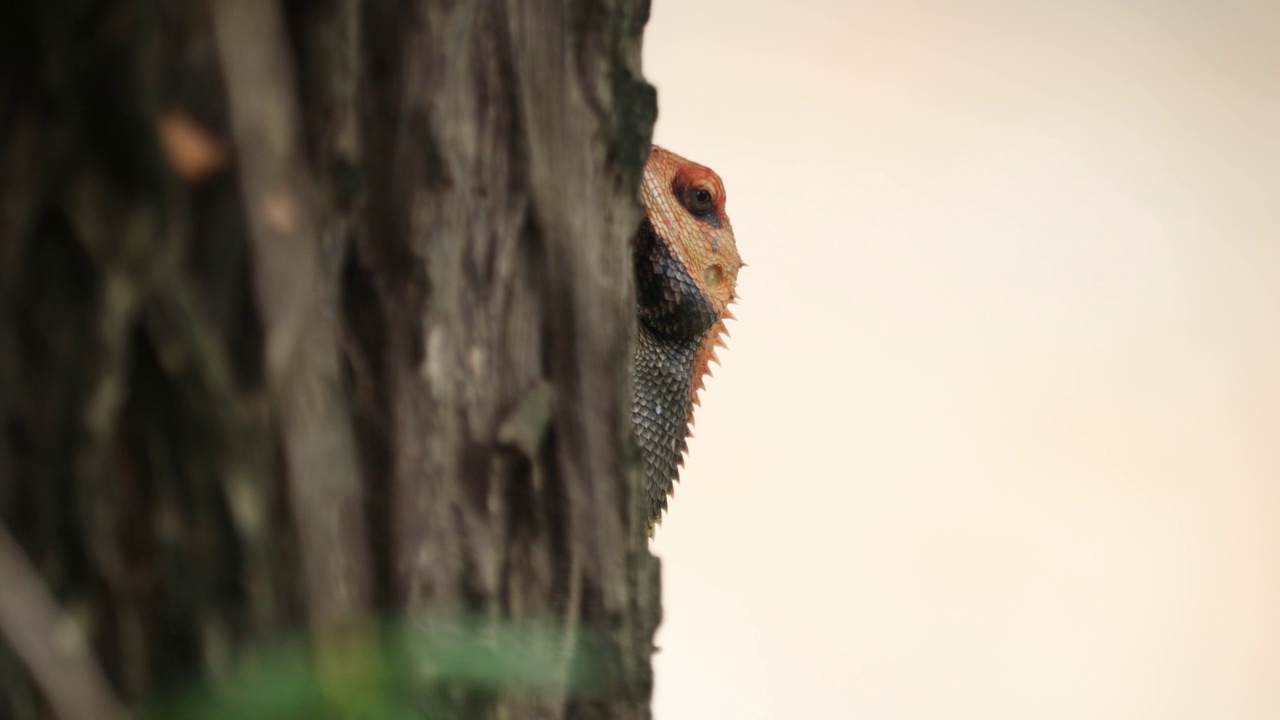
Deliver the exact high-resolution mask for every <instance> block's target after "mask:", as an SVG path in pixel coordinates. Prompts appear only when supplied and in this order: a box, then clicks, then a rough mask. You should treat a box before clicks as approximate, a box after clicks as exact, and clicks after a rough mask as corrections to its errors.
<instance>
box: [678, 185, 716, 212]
mask: <svg viewBox="0 0 1280 720" xmlns="http://www.w3.org/2000/svg"><path fill="white" fill-rule="evenodd" d="M683 195H684V197H683V199H684V206H685V207H686V208H688V209H689V212H691V213H693V214H694V215H695V216H697V217H710V216H712V215H715V212H716V203H715V196H714V195H712V194H711V191H710V190H708V189H706V188H700V187H695V188H689V189H688V190H687V191H685V192H684V193H683Z"/></svg>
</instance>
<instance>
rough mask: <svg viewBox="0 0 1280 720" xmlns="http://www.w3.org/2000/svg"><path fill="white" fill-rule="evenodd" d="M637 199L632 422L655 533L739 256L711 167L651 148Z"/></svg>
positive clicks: (719, 334)
mask: <svg viewBox="0 0 1280 720" xmlns="http://www.w3.org/2000/svg"><path fill="white" fill-rule="evenodd" d="M642 195H643V199H644V205H645V211H646V212H645V220H644V223H643V224H642V225H641V227H640V229H639V231H637V232H636V236H635V238H634V240H633V241H632V250H633V253H634V262H635V274H636V306H637V307H636V310H637V314H638V315H639V319H640V323H639V332H638V337H637V338H636V350H635V356H634V358H633V365H634V369H635V395H634V399H633V404H632V418H633V420H634V422H635V427H636V436H637V439H638V440H639V444H640V451H641V455H642V456H643V458H644V469H645V488H646V491H647V494H648V511H649V518H648V520H649V533H650V535H652V534H653V528H654V526H655V525H656V524H658V523H659V522H661V520H662V512H663V511H664V510H665V509H666V507H667V496H668V495H670V494H672V493H673V491H674V489H675V481H676V479H677V478H678V475H679V466H680V465H682V464H683V463H684V459H683V456H684V452H685V449H686V440H687V438H688V436H689V429H690V427H692V425H693V408H694V406H695V405H697V404H698V391H699V390H702V388H703V380H704V379H705V377H706V376H707V375H709V374H710V372H711V366H710V363H711V361H712V360H716V352H715V351H716V348H717V347H724V338H725V337H727V336H728V332H727V331H726V329H725V325H724V321H725V320H727V319H729V318H732V317H733V315H732V314H731V313H730V312H729V305H730V304H731V303H732V302H733V301H734V298H735V295H734V291H735V288H736V286H737V280H738V270H739V269H740V268H741V267H742V258H740V257H738V246H737V244H736V243H735V242H734V239H733V228H732V227H731V226H730V225H729V217H728V215H726V214H725V209H724V205H725V193H724V185H723V184H722V183H721V182H720V177H719V176H718V175H716V174H715V173H714V172H712V171H711V170H710V169H708V168H706V167H703V166H702V165H699V164H697V163H694V162H690V161H689V160H686V159H684V158H682V157H680V156H679V155H676V154H675V153H672V152H668V151H666V150H663V149H662V148H660V147H658V146H656V145H655V146H654V147H653V151H652V152H651V153H650V155H649V161H648V163H646V164H645V168H644V186H643V190H642Z"/></svg>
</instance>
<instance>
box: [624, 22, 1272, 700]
mask: <svg viewBox="0 0 1280 720" xmlns="http://www.w3.org/2000/svg"><path fill="white" fill-rule="evenodd" d="M645 73H646V75H647V76H648V78H649V80H650V81H651V82H653V83H654V84H655V85H656V86H657V87H658V92H659V106H660V116H659V120H658V126H657V131H656V141H657V142H658V143H659V144H661V145H663V146H665V147H667V148H669V149H671V150H673V151H675V152H677V153H680V154H683V155H685V156H687V157H689V158H691V159H694V160H697V161H699V162H702V163H704V164H707V165H709V166H711V167H713V168H714V169H716V170H717V171H718V172H719V173H720V175H721V176H722V177H723V178H724V182H725V185H726V187H727V191H728V210H729V214H730V217H731V218H732V220H733V225H734V229H735V231H736V233H737V237H738V245H739V249H740V251H741V254H742V256H743V258H744V259H746V261H747V263H748V264H749V266H748V267H747V268H745V269H744V270H743V272H742V275H741V277H740V295H741V298H742V299H741V303H740V305H739V306H738V309H737V310H736V314H737V316H738V318H739V320H738V322H736V323H733V324H732V327H731V332H732V335H733V336H732V338H731V340H730V342H729V350H728V351H727V352H724V353H722V359H723V363H724V364H723V368H722V369H719V370H717V372H716V377H715V378H714V379H712V380H711V381H709V383H708V389H707V392H706V394H705V395H704V402H703V407H702V409H701V410H700V411H699V413H698V423H697V428H696V432H697V437H696V438H695V439H694V440H693V441H692V442H691V453H692V454H691V456H690V457H689V459H688V461H687V463H686V468H685V471H684V477H683V480H682V482H681V483H680V484H679V485H678V488H677V493H676V498H675V501H674V502H673V504H672V510H671V512H670V513H669V514H668V516H667V518H666V520H665V521H664V523H663V525H662V527H661V528H660V529H659V531H658V535H657V539H656V541H655V543H654V550H655V552H656V553H657V554H658V555H660V556H661V558H662V560H663V570H664V576H663V583H664V595H665V604H666V619H665V621H664V623H663V626H662V629H661V631H660V634H659V645H660V646H661V651H660V654H659V655H658V657H657V691H656V692H657V695H656V705H655V712H656V716H657V718H658V719H659V720H684V719H686V718H690V719H692V718H699V719H702V718H735V719H747V718H859V719H862V718H895V719H897V718H902V719H907V718H931V719H932V718H945V719H948V720H950V719H953V718H983V719H984V720H989V719H993V718H1019V719H1023V718H1036V719H1040V718H1072V719H1076V718H1091V719H1101V718H1117V719H1120V718H1123V719H1125V720H1131V719H1133V718H1161V719H1162V720H1164V719H1176V718H1215V719H1217V718H1249V719H1253V718H1258V719H1266V718H1280V4H1277V3H1275V2H1265V1H1260V2H1245V1H1243V0H1226V1H1221V2H1208V1H1199V2H1191V1H1186V0H1162V1H1160V2H1155V1H1145V2H1144V1H1141V0H1132V1H1129V2H1120V3H1117V2H1101V1H1080V2H1061V1H1059V0H1034V1H1033V0H1023V1H1021V2H1012V1H1011V0H1004V1H998V0H987V1H980V0H950V1H942V0H917V1H915V2H903V3H879V2H874V3H873V2H849V1H847V0H844V1H836V0H832V1H830V2H822V1H820V0H809V1H807V2H798V1H791V2H780V1H779V0H719V1H711V0H707V1H704V2H695V3H685V2H677V1H676V0H654V3H653V17H652V21H651V22H650V25H649V28H648V31H647V33H646V39H645Z"/></svg>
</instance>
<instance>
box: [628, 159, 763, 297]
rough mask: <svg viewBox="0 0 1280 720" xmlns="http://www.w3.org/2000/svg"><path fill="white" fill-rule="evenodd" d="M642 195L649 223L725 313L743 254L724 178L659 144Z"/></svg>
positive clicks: (645, 171)
mask: <svg viewBox="0 0 1280 720" xmlns="http://www.w3.org/2000/svg"><path fill="white" fill-rule="evenodd" d="M642 193H643V198H644V204H645V208H646V209H647V210H648V219H649V222H650V224H652V226H653V227H654V229H655V230H656V231H657V233H658V235H659V236H660V237H661V238H662V239H663V240H665V241H666V242H667V243H668V244H669V245H670V247H671V251H672V253H673V254H674V255H675V256H676V257H677V258H679V260H680V261H681V262H682V263H683V264H684V266H685V269H686V270H687V271H688V272H689V275H690V276H691V277H692V278H693V280H694V282H695V283H697V285H698V289H699V290H700V291H701V292H702V294H703V296H704V297H705V299H706V300H708V301H709V302H710V303H711V306H712V309H713V310H714V311H715V314H716V315H722V314H723V313H724V312H725V311H726V310H727V309H728V306H729V304H730V303H732V302H733V299H734V288H735V287H736V286H737V281H738V270H739V269H740V268H741V267H742V258H740V257H739V256H738V246H737V244H736V243H735V242H734V240H733V227H732V226H731V225H730V224H729V216H728V215H727V214H725V192H724V183H722V182H721V181H720V176H719V175H717V174H716V173H715V172H714V171H713V170H711V168H708V167H705V166H703V165H699V164H698V163H695V162H693V161H690V160H686V159H684V158H682V157H680V156H679V155H676V154H675V153H673V152H671V151H669V150H664V149H662V148H660V147H658V146H657V145H655V146H653V151H652V152H651V153H650V154H649V162H648V163H647V164H646V165H645V169H644V186H643V191H642Z"/></svg>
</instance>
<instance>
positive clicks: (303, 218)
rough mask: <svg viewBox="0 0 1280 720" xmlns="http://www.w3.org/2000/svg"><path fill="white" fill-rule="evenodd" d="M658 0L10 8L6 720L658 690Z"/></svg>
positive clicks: (219, 0)
mask: <svg viewBox="0 0 1280 720" xmlns="http://www.w3.org/2000/svg"><path fill="white" fill-rule="evenodd" d="M647 14H648V3H647V2H646V1H645V0H505V1H503V0H474V1H471V2H465V1H459V0H417V1H412V0H386V1H376V0H324V1H321V2H317V1H315V0H285V1H284V2H281V3H277V2H269V1H268V0H208V2H207V3H161V2H154V0H152V1H146V0H96V1H95V0H89V1H87V2H79V3H7V4H5V8H4V9H0V163H2V164H0V418H2V419H3V427H2V428H0V521H2V522H3V526H2V527H0V551H3V552H0V592H2V593H4V595H3V598H2V599H0V720H4V719H6V718H28V717H53V716H57V717H62V718H71V717H104V718H105V717H118V716H119V715H120V714H121V712H123V711H121V710H120V708H121V707H128V708H130V709H131V712H133V713H135V714H142V715H145V716H156V717H170V716H172V717H181V716H194V715H192V714H191V713H193V712H194V711H193V709H192V708H199V709H200V711H201V712H204V711H206V710H208V711H210V712H212V713H213V714H211V715H208V716H210V717H239V716H242V715H244V713H245V712H246V710H245V707H244V706H240V705H228V704H227V703H229V702H231V700H228V698H231V699H232V700H235V701H236V702H239V701H241V700H243V699H244V698H246V697H251V696H252V697H257V696H255V695H253V693H254V692H256V690H255V689H256V688H259V686H260V685H262V686H266V687H268V688H271V691H272V692H275V693H276V694H274V695H271V694H268V697H267V699H266V700H262V699H261V698H259V700H260V701H261V702H260V704H259V706H256V707H254V708H252V709H253V710H254V711H255V712H257V711H258V710H262V709H263V708H267V707H272V708H275V709H276V710H275V712H276V713H277V714H278V715H280V716H286V717H383V716H388V715H394V716H396V717H402V716H404V713H405V712H408V713H409V715H410V716H422V717H477V718H490V717H492V718H524V717H530V718H534V717H536V718H559V717H565V718H568V717H573V718H597V717H598V718H614V717H617V718H644V717H648V716H649V709H648V708H649V696H650V691H651V686H652V675H651V670H650V656H651V654H652V652H653V645H652V639H653V632H654V630H655V628H656V625H657V622H658V618H659V614H660V606H659V595H658V568H657V561H656V560H655V559H654V558H653V557H652V555H650V554H649V552H648V548H647V543H646V540H645V514H644V508H643V504H642V497H641V493H640V490H639V486H638V473H637V461H636V453H635V451H634V449H633V446H632V441H631V439H630V437H631V430H630V419H629V418H630V413H629V403H630V389H629V388H630V382H631V380H630V358H631V352H630V343H631V342H632V338H633V335H634V322H635V321H634V310H633V308H634V302H633V300H632V290H631V280H630V278H631V269H630V254H629V250H628V240H629V238H630V236H631V234H632V233H633V231H634V230H635V228H636V227H637V225H638V222H639V218H640V212H641V209H640V206H639V199H638V197H639V195H638V187H639V181H640V176H641V172H642V168H643V163H644V160H645V157H646V156H647V153H648V149H649V137H650V132H651V128H652V122H653V118H654V113H655V102H654V96H653V91H652V88H650V87H649V86H648V85H647V84H645V83H644V81H643V79H642V78H641V75H640V71H639V48H640V36H641V32H642V29H643V25H644V22H645V21H646V19H647ZM10 536H12V537H11V538H10ZM68 638H71V640H68ZM75 638H82V639H83V642H81V643H80V644H78V645H77V644H76V643H75V642H74V639H75ZM298 647H300V648H302V650H301V651H299V652H297V653H294V652H293V651H292V650H289V649H288V648H298ZM270 648H276V650H271V649H270ZM280 648H284V649H280ZM263 652H266V653H268V654H267V656H266V657H268V658H271V659H268V660H262V659H261V658H262V657H263V656H262V653H263ZM272 653H274V654H272ZM476 653H479V655H478V657H480V660H478V661H476V662H470V661H468V660H466V658H471V657H472V656H473V655H475V654H476ZM254 658H258V660H254ZM50 668H61V669H62V671H61V672H53V671H51V670H50ZM263 668H267V670H262V669H263ZM270 668H275V669H274V670H270ZM255 669H256V670H255ZM258 671H261V672H258ZM273 672H274V673H276V674H275V675H273V674H272V673H273ZM291 673H292V674H291ZM297 673H301V676H303V677H305V678H306V682H304V683H302V685H303V686H305V688H308V690H307V691H305V692H300V693H295V694H293V695H290V694H289V692H286V691H285V690H281V689H280V688H285V687H293V686H292V685H290V684H289V683H288V682H286V678H289V677H294V676H295V675H296V674H297ZM255 677H257V678H258V679H257V680H255ZM255 682H256V683H257V684H255ZM193 688H195V689H193ZM237 693H239V694H237ZM237 698H239V699H238V700H237ZM246 702H247V701H246ZM273 702H274V703H275V705H272V704H271V703H273ZM113 703H118V704H116V705H113ZM193 703H194V704H193ZM232 707H234V708H238V709H237V710H235V712H232V710H229V709H228V710H226V713H227V714H221V715H219V714H218V712H221V711H222V710H220V709H227V708H232ZM389 708H390V709H389ZM393 710H394V712H393ZM263 712H264V713H266V714H259V715H257V716H273V715H271V714H270V713H269V712H267V711H266V710H263ZM396 713H400V714H396Z"/></svg>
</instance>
